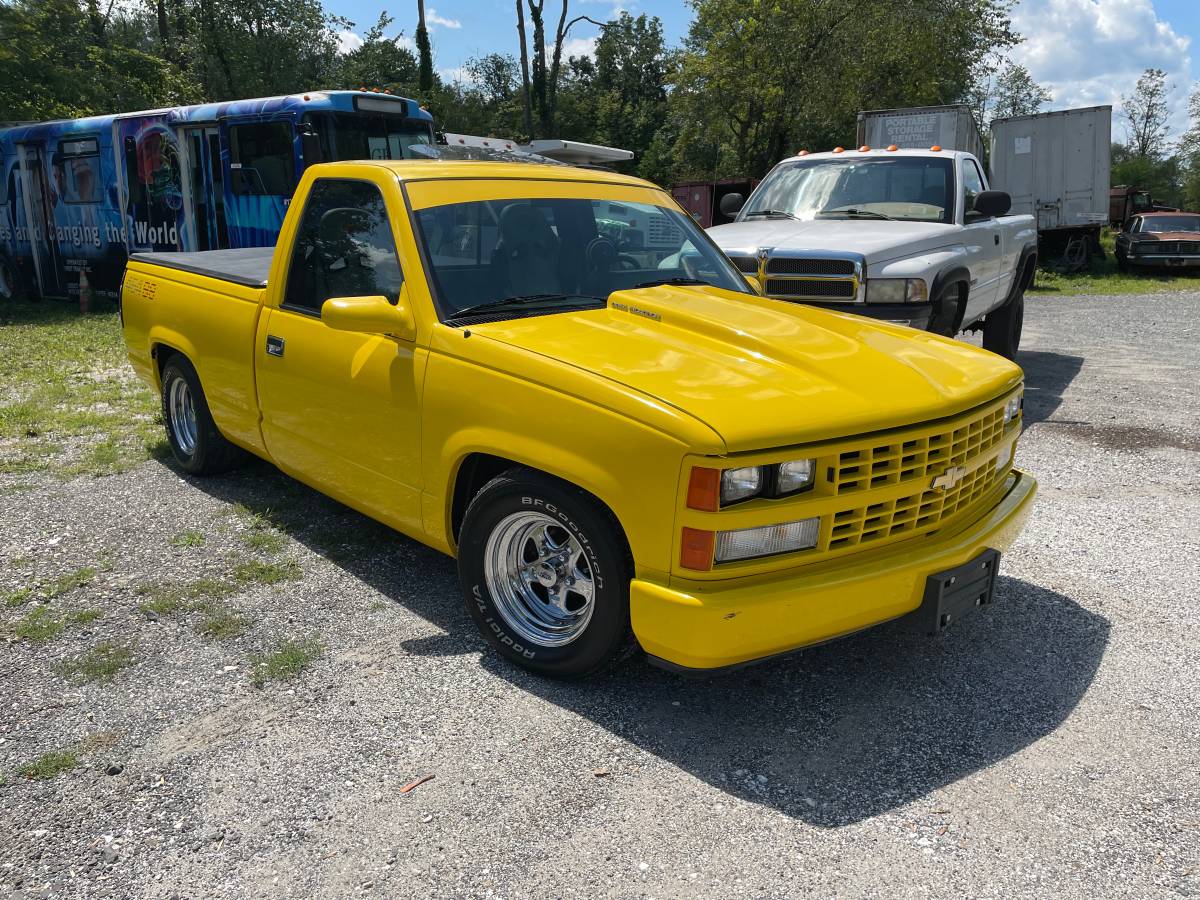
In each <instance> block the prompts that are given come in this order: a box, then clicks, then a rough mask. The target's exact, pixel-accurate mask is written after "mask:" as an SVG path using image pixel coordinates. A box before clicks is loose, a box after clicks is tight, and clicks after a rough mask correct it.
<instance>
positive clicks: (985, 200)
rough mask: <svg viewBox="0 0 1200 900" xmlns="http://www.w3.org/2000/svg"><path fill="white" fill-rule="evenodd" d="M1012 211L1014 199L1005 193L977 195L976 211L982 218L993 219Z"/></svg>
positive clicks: (983, 192)
mask: <svg viewBox="0 0 1200 900" xmlns="http://www.w3.org/2000/svg"><path fill="white" fill-rule="evenodd" d="M1010 209H1012V197H1010V196H1009V195H1008V194H1006V193H1005V192H1004V191H980V192H979V193H978V194H976V195H975V209H974V211H975V212H977V213H979V215H980V216H982V217H984V218H988V219H993V218H995V217H996V216H1003V215H1006V214H1007V213H1008V211H1009V210H1010Z"/></svg>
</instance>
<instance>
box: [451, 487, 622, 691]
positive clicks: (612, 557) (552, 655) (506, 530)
mask: <svg viewBox="0 0 1200 900" xmlns="http://www.w3.org/2000/svg"><path fill="white" fill-rule="evenodd" d="M458 572H459V579H460V581H461V584H462V590H463V596H464V598H465V600H466V603H467V609H468V610H469V612H470V614H471V618H472V619H474V620H475V624H476V625H477V626H478V627H479V630H480V631H481V632H483V635H484V636H485V637H486V638H487V639H488V641H490V642H491V644H492V646H494V647H495V648H496V649H497V650H498V651H499V652H500V653H501V655H503V656H504V657H505V658H506V659H508V660H510V661H511V662H514V663H516V664H517V665H520V666H523V667H524V668H526V669H530V670H531V671H534V672H537V673H538V674H540V675H546V676H550V677H553V678H581V677H584V676H587V675H592V674H595V673H597V672H600V671H602V670H604V669H606V668H608V667H609V666H610V665H612V664H613V663H615V662H616V661H618V660H619V659H620V658H621V655H622V650H623V649H624V648H625V647H626V646H627V645H628V643H629V637H630V628H629V578H630V575H629V566H628V564H627V561H626V552H625V549H624V542H623V540H622V539H621V536H620V534H619V531H618V526H617V524H616V521H615V520H614V519H613V516H612V515H611V513H609V512H608V510H606V509H605V508H604V507H603V506H601V505H600V503H599V502H597V501H596V500H595V499H594V498H593V497H592V496H591V495H589V494H587V493H585V492H584V491H582V490H580V489H579V488H576V487H574V486H573V485H569V484H567V483H566V482H563V481H559V480H558V479H556V478H551V477H549V476H547V475H543V474H541V473H540V472H535V471H533V470H530V469H523V468H514V469H510V470H509V471H507V472H505V473H504V474H502V475H499V476H497V477H496V478H493V479H492V480H491V481H489V482H488V483H487V484H486V485H484V487H483V489H482V490H480V492H479V493H478V494H476V495H475V498H474V499H473V500H472V501H471V505H470V506H469V507H468V508H467V512H466V516H465V517H464V520H463V526H462V531H461V534H460V540H459V553H458Z"/></svg>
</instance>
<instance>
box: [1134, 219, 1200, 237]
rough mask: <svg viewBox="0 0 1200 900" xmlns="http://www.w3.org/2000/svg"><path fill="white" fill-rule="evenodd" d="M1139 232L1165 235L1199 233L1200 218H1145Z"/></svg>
mask: <svg viewBox="0 0 1200 900" xmlns="http://www.w3.org/2000/svg"><path fill="white" fill-rule="evenodd" d="M1139 230H1140V231H1149V232H1152V233H1154V234H1166V233H1168V232H1171V231H1200V216H1146V218H1144V219H1142V227H1141V229H1139Z"/></svg>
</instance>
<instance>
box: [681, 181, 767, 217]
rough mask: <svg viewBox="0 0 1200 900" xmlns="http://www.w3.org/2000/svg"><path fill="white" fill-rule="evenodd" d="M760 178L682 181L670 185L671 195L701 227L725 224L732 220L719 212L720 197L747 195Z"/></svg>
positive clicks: (756, 185)
mask: <svg viewBox="0 0 1200 900" xmlns="http://www.w3.org/2000/svg"><path fill="white" fill-rule="evenodd" d="M761 180H762V179H761V178H726V179H724V180H722V181H684V182H681V183H679V184H673V185H671V196H672V197H674V198H675V202H676V203H678V204H679V205H680V206H682V207H683V208H684V209H685V210H687V211H688V213H690V214H691V217H692V218H693V219H695V220H696V222H697V223H698V224H699V225H700V227H701V228H712V227H713V226H714V225H725V224H728V223H729V222H732V221H733V218H732V217H731V216H727V215H725V214H724V213H723V212H721V198H722V197H724V196H725V195H726V194H741V195H742V196H743V197H749V196H750V194H751V192H752V191H753V190H754V189H755V188H756V187H758V183H759V181H761Z"/></svg>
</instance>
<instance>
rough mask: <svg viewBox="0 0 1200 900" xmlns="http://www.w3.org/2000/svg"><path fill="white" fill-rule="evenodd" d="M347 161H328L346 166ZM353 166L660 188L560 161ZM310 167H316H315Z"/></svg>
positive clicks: (407, 177) (412, 175) (431, 175)
mask: <svg viewBox="0 0 1200 900" xmlns="http://www.w3.org/2000/svg"><path fill="white" fill-rule="evenodd" d="M349 162H350V161H349V160H347V161H343V162H337V163H328V164H327V165H347V164H348V163H349ZM352 164H353V165H370V166H377V167H379V168H383V169H388V170H389V171H391V172H394V173H395V175H396V177H397V178H398V179H400V180H401V181H433V180H445V179H480V178H487V179H508V180H516V181H590V182H601V183H604V184H621V185H626V186H629V187H643V188H650V189H651V190H655V191H661V190H662V188H661V187H659V186H658V185H656V184H652V183H651V182H649V181H645V180H643V179H641V178H635V177H634V176H632V175H622V174H621V173H620V172H611V171H608V170H607V169H595V168H584V167H581V166H565V165H562V164H561V163H539V162H533V161H530V162H492V161H488V160H459V159H456V160H436V159H391V160H362V161H361V162H357V161H356V162H354V163H352ZM313 168H316V167H315V166H314V167H313Z"/></svg>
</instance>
